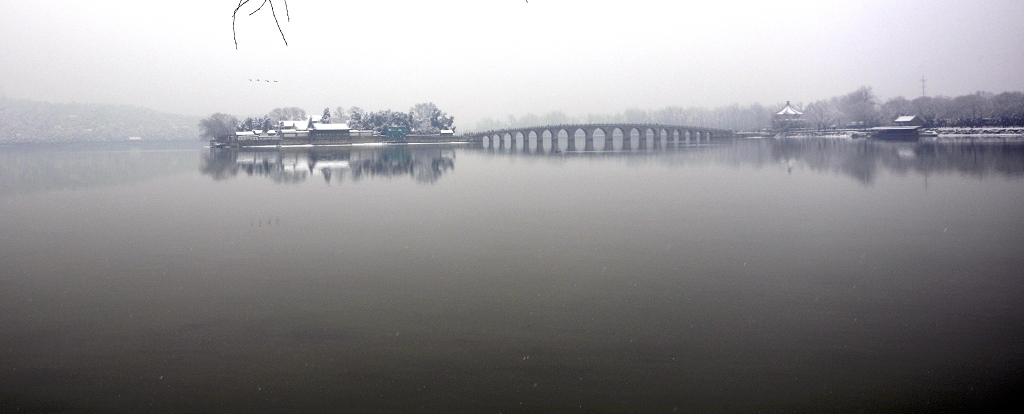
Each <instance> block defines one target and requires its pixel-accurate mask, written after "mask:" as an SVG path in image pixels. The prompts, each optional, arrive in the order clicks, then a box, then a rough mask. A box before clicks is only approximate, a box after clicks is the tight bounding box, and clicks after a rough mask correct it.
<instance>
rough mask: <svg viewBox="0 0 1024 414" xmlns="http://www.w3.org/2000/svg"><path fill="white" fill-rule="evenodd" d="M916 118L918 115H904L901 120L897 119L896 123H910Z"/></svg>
mask: <svg viewBox="0 0 1024 414" xmlns="http://www.w3.org/2000/svg"><path fill="white" fill-rule="evenodd" d="M914 118H917V115H903V116H901V117H899V118H896V122H910V121H913V120H914Z"/></svg>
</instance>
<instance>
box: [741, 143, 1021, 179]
mask: <svg viewBox="0 0 1024 414" xmlns="http://www.w3.org/2000/svg"><path fill="white" fill-rule="evenodd" d="M737 147H738V148H740V150H739V151H738V152H739V153H741V154H742V156H745V157H747V158H748V160H754V159H763V158H764V155H765V154H768V155H769V157H768V159H769V160H770V161H771V162H773V163H793V162H799V163H802V164H803V165H806V166H807V167H809V168H810V169H812V170H815V171H828V172H836V173H842V174H847V175H850V176H852V177H854V178H856V179H857V180H859V181H862V182H864V183H872V182H874V180H875V177H876V176H877V175H878V172H879V171H882V170H883V169H884V170H888V171H892V172H897V173H908V172H917V173H922V174H932V173H949V172H955V173H961V174H967V175H973V176H979V177H980V176H986V175H991V174H997V175H1006V176H1021V175H1024V142H1010V141H999V142H994V141H989V142H986V141H980V140H977V141H964V142H957V141H942V140H935V141H925V142H917V143H897V142H879V141H871V140H853V141H851V140H835V139H779V140H758V141H744V142H740V143H738V146H737ZM740 161H741V162H742V160H740Z"/></svg>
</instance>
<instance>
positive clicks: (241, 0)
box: [231, 0, 249, 50]
mask: <svg viewBox="0 0 1024 414" xmlns="http://www.w3.org/2000/svg"><path fill="white" fill-rule="evenodd" d="M248 2H249V0H238V6H237V7H235V11H234V12H233V13H231V38H232V39H234V40H235V50H238V34H237V33H236V32H235V17H236V16H238V9H241V8H242V6H244V5H245V3H248Z"/></svg>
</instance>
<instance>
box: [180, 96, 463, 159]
mask: <svg viewBox="0 0 1024 414" xmlns="http://www.w3.org/2000/svg"><path fill="white" fill-rule="evenodd" d="M335 121H336V122H335ZM454 122H455V117H454V116H450V115H448V114H447V113H445V112H443V111H441V110H440V109H438V108H437V106H436V105H434V104H433V103H422V104H417V105H415V106H413V107H412V108H410V109H409V112H408V113H403V112H396V111H392V110H383V111H377V112H364V111H363V110H361V109H360V108H358V107H352V108H350V109H348V110H347V111H345V110H344V109H343V108H340V107H339V108H337V109H336V110H335V112H334V114H333V116H332V113H331V110H330V108H324V112H323V115H322V116H321V117H320V119H319V120H317V119H314V118H313V117H312V116H306V112H305V111H304V110H302V109H301V108H294V107H292V108H277V109H274V110H273V111H271V112H270V113H268V114H267V115H265V116H263V117H248V118H246V119H245V120H244V121H241V122H239V121H238V119H237V118H235V117H234V116H231V115H227V114H222V113H216V114H213V115H211V116H210V117H208V118H206V119H203V120H202V121H200V123H199V126H200V128H201V129H202V131H203V136H205V137H207V138H210V146H211V147H214V148H239V147H257V146H272V147H278V146H308V145H353V144H374V143H380V144H384V143H411V142H415V143H421V142H460V141H461V140H460V139H459V138H457V137H456V136H455V127H454V126H453V123H454ZM467 139H468V138H467Z"/></svg>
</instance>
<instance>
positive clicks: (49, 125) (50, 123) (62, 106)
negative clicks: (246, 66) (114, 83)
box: [0, 97, 200, 143]
mask: <svg viewBox="0 0 1024 414" xmlns="http://www.w3.org/2000/svg"><path fill="white" fill-rule="evenodd" d="M199 119H200V117H198V116H186V115H175V114H168V113H164V112H158V111H154V110H152V109H146V108H140V107H137V106H127V105H105V104H80V103H49V102H39V101H30V100H26V99H12V98H3V97H0V142H4V143H14V142H96V141H125V140H127V139H128V138H129V137H140V138H142V139H143V140H146V141H175V140H177V141H181V140H198V139H199V127H198V125H199Z"/></svg>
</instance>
